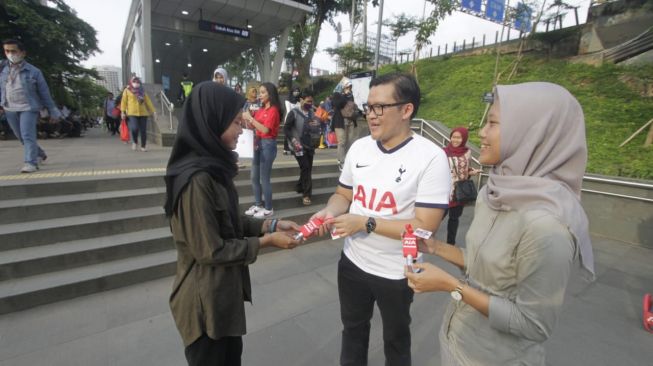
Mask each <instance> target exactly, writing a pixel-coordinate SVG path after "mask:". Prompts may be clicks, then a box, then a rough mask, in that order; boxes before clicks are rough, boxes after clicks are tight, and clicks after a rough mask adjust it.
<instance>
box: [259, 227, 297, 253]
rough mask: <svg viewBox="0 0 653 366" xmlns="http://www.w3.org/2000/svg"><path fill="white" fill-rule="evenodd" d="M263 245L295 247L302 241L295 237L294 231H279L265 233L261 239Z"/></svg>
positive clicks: (285, 247)
mask: <svg viewBox="0 0 653 366" xmlns="http://www.w3.org/2000/svg"><path fill="white" fill-rule="evenodd" d="M260 243H261V247H268V246H275V247H277V248H281V249H293V248H295V247H296V246H298V245H299V244H300V241H299V240H297V239H295V238H294V237H293V234H292V232H282V231H277V232H274V233H271V234H265V235H263V236H262V237H261V239H260Z"/></svg>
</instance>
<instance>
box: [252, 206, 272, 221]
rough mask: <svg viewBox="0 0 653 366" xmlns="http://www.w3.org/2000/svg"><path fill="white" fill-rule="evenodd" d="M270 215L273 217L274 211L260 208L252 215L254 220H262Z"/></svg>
mask: <svg viewBox="0 0 653 366" xmlns="http://www.w3.org/2000/svg"><path fill="white" fill-rule="evenodd" d="M272 215H274V210H266V209H264V208H260V209H259V210H258V212H256V213H255V214H254V218H255V219H263V218H266V217H270V216H272Z"/></svg>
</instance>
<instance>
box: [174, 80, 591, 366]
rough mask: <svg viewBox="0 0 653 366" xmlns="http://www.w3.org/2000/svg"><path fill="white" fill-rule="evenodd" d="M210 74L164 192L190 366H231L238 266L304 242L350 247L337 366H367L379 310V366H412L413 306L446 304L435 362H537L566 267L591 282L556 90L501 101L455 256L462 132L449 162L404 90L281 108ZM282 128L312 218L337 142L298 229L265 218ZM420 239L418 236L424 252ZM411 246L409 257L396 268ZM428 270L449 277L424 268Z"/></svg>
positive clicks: (386, 83) (405, 86)
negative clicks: (250, 142)
mask: <svg viewBox="0 0 653 366" xmlns="http://www.w3.org/2000/svg"><path fill="white" fill-rule="evenodd" d="M216 74H219V75H218V78H217V79H218V80H215V78H214V81H215V82H210V81H207V82H203V83H200V84H198V85H196V86H194V87H193V88H192V90H191V92H190V94H189V95H188V97H187V99H186V102H185V103H184V107H183V108H184V111H183V120H182V121H181V123H180V128H179V131H178V135H177V138H176V140H175V143H174V147H173V152H172V155H171V157H170V161H169V163H168V169H167V173H166V177H165V179H166V185H167V194H166V197H167V200H166V206H165V209H166V214H167V216H168V217H169V219H170V223H171V229H172V232H173V237H174V240H175V245H176V248H177V252H178V267H177V274H176V277H175V281H174V285H173V292H172V295H171V297H170V306H171V310H172V314H173V318H174V319H175V323H176V325H177V328H178V330H179V333H180V335H181V337H182V340H183V343H184V346H185V355H186V359H187V361H188V364H189V365H208V364H212V365H240V364H241V355H242V351H243V340H242V336H243V335H244V334H245V333H246V327H245V310H244V302H251V301H252V292H251V291H252V288H251V282H250V277H249V269H248V268H249V265H252V264H253V263H254V262H255V260H256V257H257V255H258V254H259V250H260V249H261V248H264V247H267V246H276V247H278V248H282V249H292V248H294V247H296V246H298V245H301V244H302V242H303V238H305V237H306V232H305V231H306V230H305V228H306V227H310V228H312V229H311V230H313V229H314V230H315V235H319V236H322V235H332V236H333V237H334V238H338V237H340V238H344V247H343V250H342V254H341V258H340V260H339V262H338V272H337V283H338V294H339V300H340V317H341V322H342V327H343V330H342V338H341V341H342V343H341V351H340V364H341V365H366V364H367V361H368V351H369V350H368V344H369V336H370V329H371V322H370V320H371V318H372V314H373V309H374V306H375V305H376V307H378V309H379V312H380V315H381V320H382V327H383V343H384V347H383V352H384V355H385V358H386V364H387V365H410V364H411V362H412V356H411V333H410V323H411V314H410V313H411V304H412V302H413V298H414V296H419V295H415V294H420V293H422V292H446V293H449V294H450V296H451V303H450V304H449V305H448V307H447V309H446V313H445V316H444V321H443V325H442V328H441V331H440V335H439V343H440V350H441V351H440V354H441V361H442V364H443V365H481V364H482V365H505V364H533V365H544V364H545V362H546V361H545V353H544V347H543V343H544V342H545V341H546V340H547V339H548V338H549V337H550V336H551V334H552V332H553V330H554V328H555V325H556V322H557V320H558V318H559V317H560V312H561V309H562V303H563V299H564V293H565V289H566V286H567V283H568V281H569V279H570V276H571V269H572V265H573V264H574V263H578V264H580V266H581V268H583V269H584V272H583V273H585V274H587V275H588V277H589V278H592V276H593V273H594V272H593V271H594V269H593V256H592V247H591V242H590V239H589V234H588V225H587V218H586V216H585V213H584V211H583V209H582V207H581V206H580V201H579V198H580V182H581V179H582V175H583V172H584V170H585V164H586V159H587V147H586V142H585V134H584V133H585V132H584V131H585V130H584V119H583V112H582V109H581V107H580V105H579V104H578V102H577V101H576V99H575V98H574V97H573V96H572V95H571V94H569V92H568V91H567V90H565V89H564V88H562V87H560V86H558V85H555V84H550V83H541V82H532V83H524V84H517V85H510V86H503V85H498V86H496V87H495V89H494V91H493V93H492V95H493V100H492V101H491V106H490V108H489V113H488V117H487V119H486V120H485V121H484V125H483V127H482V128H481V129H480V132H479V137H480V139H481V149H480V156H479V161H480V163H481V164H482V165H484V166H488V167H490V169H489V172H488V180H487V184H486V185H485V186H483V187H482V188H481V189H480V191H478V193H477V194H476V192H475V191H474V198H475V209H474V218H473V220H472V223H471V225H470V228H469V230H468V232H467V233H465V244H466V245H465V247H460V246H458V245H457V231H458V221H459V219H460V217H461V215H462V212H463V207H464V206H465V204H466V203H467V201H468V200H467V199H465V200H463V198H461V197H462V196H461V194H460V192H459V190H460V189H462V188H461V187H462V186H463V184H462V183H464V182H466V181H468V180H469V178H470V176H474V175H478V174H479V173H481V171H480V170H477V169H474V168H473V167H472V166H471V152H470V150H469V148H468V147H467V145H466V144H467V140H468V137H469V131H468V130H467V129H466V128H464V127H458V128H454V129H453V130H452V131H451V134H450V142H449V143H448V145H447V146H446V147H445V148H444V149H442V148H439V147H437V146H436V145H435V144H434V143H432V142H431V141H429V140H427V139H426V138H424V137H422V136H420V135H418V134H415V133H414V132H413V131H412V130H411V127H410V121H411V120H412V119H413V118H414V117H415V115H416V113H417V112H418V110H419V105H420V101H421V98H422V95H421V91H420V88H419V86H418V84H417V82H416V81H415V79H414V78H413V77H412V76H409V75H406V74H400V73H395V74H387V75H383V76H379V77H377V78H375V79H373V80H372V82H371V83H370V86H369V88H370V89H369V96H368V99H367V101H366V103H363V105H362V107H363V108H362V111H358V108H356V107H355V103H350V102H353V98H352V96H351V90H347V89H351V84H349V85H346V86H345V88H343V92H342V93H334V94H333V95H332V96H330V98H328V99H327V100H326V101H324V102H323V103H320V105H319V106H316V105H315V99H314V95H313V93H312V92H311V91H307V90H297V89H295V90H291V92H290V95H289V98H288V99H289V101H290V102H291V103H289V105H290V108H288V110H286V108H285V107H284V105H282V104H281V101H280V99H279V93H278V90H277V88H276V86H275V85H273V84H271V83H262V84H260V85H259V86H258V87H249V88H247V89H246V96H242V95H241V94H240V92H236V91H235V90H233V89H231V88H229V87H227V86H225V85H224V83H222V82H220V80H219V79H221V78H220V76H222V77H226V76H225V75H222V72H218V70H216ZM241 90H242V89H241ZM534 101H535V102H534ZM533 103H535V104H533ZM352 104H353V105H352ZM284 116H285V117H284ZM321 116H324V118H321ZM359 116H364V117H365V119H366V122H367V127H368V128H369V131H368V135H366V136H363V137H360V135H358V134H357V133H356V132H355V131H356V129H357V128H358V127H359V126H357V125H358V124H359V123H362V121H361V120H359V118H358V117H359ZM325 124H326V128H325ZM246 129H250V130H252V131H253V133H254V135H255V138H254V146H253V149H254V151H253V156H254V157H253V159H252V171H251V179H252V188H253V191H254V201H255V202H254V205H252V206H251V207H250V208H249V209H247V210H246V211H245V212H242V211H241V212H239V210H238V207H239V204H238V202H239V198H238V194H237V191H236V189H235V186H234V182H233V178H234V177H235V175H236V174H238V171H239V167H238V156H237V154H236V153H235V152H234V151H233V150H234V149H235V148H236V145H237V144H238V138H239V136H240V135H241V134H242V133H243V131H244V130H246ZM280 130H282V131H283V133H284V135H285V140H286V144H285V146H284V149H287V150H288V152H289V153H290V154H292V155H294V157H295V159H296V161H297V164H298V166H299V177H298V178H299V179H298V181H297V183H296V186H295V188H296V191H297V193H298V194H301V196H302V202H303V203H304V204H305V205H310V204H311V203H312V202H311V194H312V182H311V170H312V163H313V158H314V156H315V151H316V148H318V147H319V145H320V144H321V143H323V142H324V136H325V134H328V133H331V132H333V133H335V134H336V136H337V141H338V152H337V154H338V155H337V156H338V164H339V168H340V170H341V172H340V177H339V179H338V185H337V187H336V189H335V193H334V194H333V195H332V196H331V197H330V198H329V200H328V202H327V204H326V206H324V207H323V208H321V209H319V210H318V211H317V212H316V213H315V214H314V215H313V216H312V217H311V219H310V221H309V223H308V224H306V225H305V226H304V227H300V225H298V224H297V223H295V222H292V221H288V220H283V219H282V218H279V217H277V215H276V214H275V211H274V207H273V203H274V200H273V197H272V194H273V192H272V185H271V182H270V176H271V168H272V164H273V162H274V160H275V158H276V155H277V143H276V138H277V134H278V133H279V131H280ZM340 144H342V145H340ZM472 200H473V199H472ZM446 216H448V217H449V219H448V224H447V240H446V241H440V240H437V239H435V238H434V235H433V233H435V232H436V231H437V230H438V228H439V227H440V223H441V222H442V221H443V220H444V219H445V217H446ZM413 228H415V229H420V230H418V231H419V232H420V237H419V238H417V239H415V237H414V236H413ZM299 233H301V234H299ZM308 235H309V236H310V235H311V233H310V232H308ZM411 236H412V238H413V239H414V241H413V243H414V244H416V246H417V250H418V251H419V253H418V254H416V255H415V257H412V256H408V257H407V256H406V254H405V253H406V250H407V249H406V248H408V249H410V247H409V244H407V243H410V241H409V240H408V238H410V237H411ZM425 255H434V256H439V257H441V258H442V259H444V260H446V261H448V262H451V263H452V264H454V265H455V266H457V267H458V268H460V273H459V274H451V273H449V272H447V271H445V270H443V269H441V268H439V267H438V266H436V265H434V264H431V263H428V262H424V260H423V258H424V256H425Z"/></svg>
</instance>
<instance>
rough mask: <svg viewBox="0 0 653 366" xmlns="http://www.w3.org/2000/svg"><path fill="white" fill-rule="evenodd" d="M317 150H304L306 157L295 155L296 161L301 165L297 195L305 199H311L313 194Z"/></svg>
mask: <svg viewBox="0 0 653 366" xmlns="http://www.w3.org/2000/svg"><path fill="white" fill-rule="evenodd" d="M314 155H315V150H311V149H304V155H302V156H297V155H295V160H297V164H299V181H298V182H297V187H296V188H297V193H301V194H302V196H304V197H309V198H310V197H311V195H312V194H313V177H312V174H313V156H314Z"/></svg>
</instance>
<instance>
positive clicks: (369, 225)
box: [365, 217, 376, 234]
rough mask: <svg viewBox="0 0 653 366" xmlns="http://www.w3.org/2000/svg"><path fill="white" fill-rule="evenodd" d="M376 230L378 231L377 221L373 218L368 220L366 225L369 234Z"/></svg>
mask: <svg viewBox="0 0 653 366" xmlns="http://www.w3.org/2000/svg"><path fill="white" fill-rule="evenodd" d="M374 229H376V220H374V218H373V217H370V218H369V219H367V223H365V230H366V231H367V233H368V234H369V233H371V232H372V231H374Z"/></svg>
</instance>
